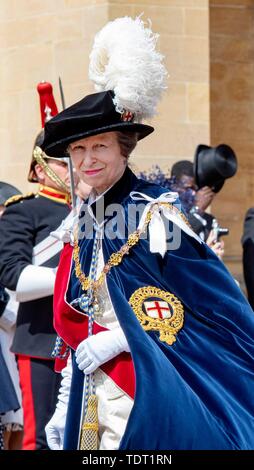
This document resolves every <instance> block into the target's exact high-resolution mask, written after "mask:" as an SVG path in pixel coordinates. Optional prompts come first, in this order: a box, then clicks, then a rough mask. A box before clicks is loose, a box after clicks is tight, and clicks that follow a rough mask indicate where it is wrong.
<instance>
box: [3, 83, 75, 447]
mask: <svg viewBox="0 0 254 470" xmlns="http://www.w3.org/2000/svg"><path fill="white" fill-rule="evenodd" d="M51 91H52V87H51ZM44 98H45V97H44ZM46 98H47V101H46V102H45V99H44V100H41V104H42V101H43V108H42V109H43V110H44V111H45V113H44V115H45V116H49V114H50V111H52V110H53V111H54V108H53V106H52V100H53V95H52V96H51V97H49V96H48V95H46ZM53 114H56V112H53ZM43 124H44V123H43ZM42 140H43V131H42V132H41V133H40V134H39V136H38V138H37V139H36V145H37V146H38V145H40V143H41V141H42ZM37 150H38V149H37ZM66 160H67V159H66V158H60V160H59V162H58V161H57V160H56V159H52V158H47V155H45V154H40V152H39V153H38V151H37V153H35V152H34V154H33V158H32V162H31V166H30V170H29V175H28V180H29V181H30V182H37V183H39V191H38V192H37V193H35V194H34V193H30V194H28V195H25V196H14V198H11V199H10V200H9V201H7V203H6V206H7V207H6V210H5V212H4V214H3V216H2V219H1V224H0V282H1V283H2V285H3V286H4V287H6V288H8V289H11V290H13V291H16V300H18V301H19V302H20V305H19V309H18V317H17V328H16V333H15V336H14V341H13V344H12V348H11V350H12V351H13V352H14V353H15V354H16V355H17V358H18V365H19V372H20V384H21V390H22V405H23V410H24V440H23V450H35V449H46V448H47V444H46V437H45V430H44V428H45V425H46V423H47V422H48V420H49V418H50V417H51V415H52V414H53V411H54V408H55V403H56V398H57V393H58V389H59V383H60V380H59V375H58V374H56V373H55V372H54V361H53V359H52V357H51V353H52V350H53V348H54V344H55V339H56V334H55V330H54V327H53V321H52V311H53V310H52V304H53V289H54V282H55V273H56V269H57V266H58V262H59V255H60V251H61V249H62V243H61V242H59V241H57V240H55V239H54V238H52V237H51V236H50V233H51V231H53V230H55V229H57V228H58V227H59V225H60V224H61V222H62V220H63V219H65V218H66V217H67V216H68V214H69V213H70V209H71V205H70V203H71V201H70V194H69V173H68V164H67V161H66Z"/></svg>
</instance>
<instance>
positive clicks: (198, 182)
mask: <svg viewBox="0 0 254 470" xmlns="http://www.w3.org/2000/svg"><path fill="white" fill-rule="evenodd" d="M210 148H211V147H209V146H208V145H204V144H200V145H198V147H197V148H196V152H195V155H194V169H193V170H194V179H195V183H196V185H197V187H198V188H202V187H204V186H206V184H203V182H202V179H200V175H199V174H198V163H199V157H200V155H201V152H202V150H208V149H210ZM224 183H225V180H224V179H222V180H221V181H218V182H217V183H216V184H215V185H214V186H213V187H212V190H213V192H214V193H218V192H219V191H220V190H221V188H222V186H223V185H224Z"/></svg>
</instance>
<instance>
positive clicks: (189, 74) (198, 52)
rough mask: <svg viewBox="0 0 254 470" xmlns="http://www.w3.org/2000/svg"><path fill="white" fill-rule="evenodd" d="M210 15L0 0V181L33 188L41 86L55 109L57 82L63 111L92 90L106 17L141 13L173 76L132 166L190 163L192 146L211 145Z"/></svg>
mask: <svg viewBox="0 0 254 470" xmlns="http://www.w3.org/2000/svg"><path fill="white" fill-rule="evenodd" d="M208 10H209V8H208V0H147V1H144V0H143V1H142V0H136V1H135V0H128V1H123V0H117V1H103V0H53V1H52V0H43V1H41V0H18V1H16V0H1V8H0V70H1V74H0V93H1V100H0V115H1V119H0V163H1V166H0V179H1V180H4V181H9V182H10V183H12V184H15V185H17V186H18V187H19V188H20V189H22V190H23V191H27V190H28V189H31V188H32V186H31V185H30V186H29V185H28V183H27V182H26V175H27V169H28V166H29V162H30V158H31V151H32V146H33V141H34V138H35V136H36V133H37V132H38V131H39V129H40V112H39V99H38V94H37V91H36V85H37V84H38V82H39V81H41V80H43V79H44V80H46V81H50V82H51V83H52V84H53V87H54V93H55V98H56V101H57V104H58V107H59V110H60V109H61V103H60V96H59V90H58V77H59V76H61V79H62V82H63V86H64V92H65V98H66V104H67V105H69V104H71V103H73V102H74V101H77V100H78V99H80V98H82V97H83V96H84V95H85V94H87V93H89V92H91V91H92V86H91V84H89V83H88V77H87V70H88V57H89V51H90V49H91V45H92V41H93V37H94V34H95V33H96V32H97V31H98V30H99V29H100V28H101V27H102V26H103V25H104V24H105V23H106V22H107V21H108V20H109V19H114V18H116V17H118V16H123V15H131V16H135V15H139V14H141V13H142V12H143V17H144V18H150V19H151V20H152V25H153V29H154V30H155V31H157V32H158V33H160V42H159V45H160V49H161V52H162V53H163V54H164V55H165V58H166V64H167V68H168V71H169V75H170V76H169V87H168V90H167V92H166V93H165V95H164V97H163V100H162V102H161V104H160V107H159V114H158V116H157V117H156V119H154V121H153V124H154V126H155V128H156V132H154V134H152V135H151V136H150V137H148V138H147V139H145V140H144V141H143V142H140V145H139V146H138V148H137V150H136V153H135V155H134V157H133V162H135V167H136V168H137V169H145V168H149V167H151V166H152V164H154V163H158V164H160V165H161V166H162V167H163V168H164V169H168V168H169V167H170V166H171V165H172V163H173V162H175V161H176V160H179V159H182V158H189V159H192V157H193V154H194V150H195V147H196V145H198V144H199V143H201V142H202V143H209V140H210V134H209V27H208ZM33 189H34V188H33Z"/></svg>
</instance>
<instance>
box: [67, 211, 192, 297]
mask: <svg viewBox="0 0 254 470" xmlns="http://www.w3.org/2000/svg"><path fill="white" fill-rule="evenodd" d="M160 204H163V205H167V206H168V207H169V208H170V209H171V210H172V212H174V213H175V214H177V215H178V216H180V217H181V219H182V220H183V221H184V222H185V223H186V224H187V225H188V226H189V227H190V224H189V222H188V221H187V219H186V217H185V216H184V215H183V214H182V213H181V212H180V211H179V210H178V209H177V208H176V207H174V206H173V205H172V204H170V203H168V202H167V203H160ZM157 207H158V205H157V204H154V206H153V207H152V208H151V209H150V210H149V211H148V212H147V215H146V218H145V222H144V225H143V227H142V229H137V230H135V232H133V233H131V234H130V235H129V237H128V240H127V242H126V243H125V244H124V245H123V246H122V247H121V248H120V250H119V251H117V252H116V253H112V255H111V256H110V258H109V260H108V262H107V263H106V264H105V265H104V268H103V270H102V271H101V273H100V275H99V277H98V279H97V280H96V281H92V280H91V279H90V278H89V277H88V276H86V275H85V274H84V273H83V271H82V268H81V264H80V259H79V254H80V248H79V244H78V224H77V225H76V227H75V230H74V243H73V259H74V264H75V274H76V277H77V279H78V280H79V282H80V284H81V287H82V289H83V291H88V289H91V290H93V291H96V290H97V289H98V288H99V287H100V286H101V285H102V283H103V281H104V279H105V276H106V275H107V274H108V273H109V271H110V270H111V268H113V267H116V266H118V265H119V264H120V263H121V262H122V259H123V257H124V256H125V255H128V254H129V251H130V248H132V247H134V246H135V245H137V243H138V242H139V239H140V236H141V234H142V233H144V232H145V230H146V228H147V226H148V224H149V222H150V221H151V218H152V214H153V212H154V210H155V208H157Z"/></svg>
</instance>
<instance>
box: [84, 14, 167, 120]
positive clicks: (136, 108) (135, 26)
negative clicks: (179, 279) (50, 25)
mask: <svg viewBox="0 0 254 470" xmlns="http://www.w3.org/2000/svg"><path fill="white" fill-rule="evenodd" d="M158 37H159V35H158V34H154V33H153V32H152V30H151V28H150V23H149V25H148V27H146V26H145V23H144V22H143V21H142V20H141V19H140V17H137V18H136V19H135V20H133V19H132V18H130V17H128V16H125V17H123V18H117V19H116V20H114V21H110V22H109V23H107V24H106V26H104V28H102V29H101V31H99V32H98V33H97V34H96V36H95V40H94V45H93V49H92V51H91V54H90V65H89V78H90V79H91V80H92V81H93V82H94V84H95V89H96V91H106V90H113V91H114V93H115V99H114V104H115V106H116V110H117V111H118V112H119V113H123V112H124V111H130V112H131V113H133V114H134V116H135V118H134V120H135V121H136V122H140V121H142V120H143V119H147V118H151V117H152V116H154V114H156V107H157V104H158V102H159V100H160V97H161V94H162V91H163V90H164V89H165V88H166V77H167V75H168V74H167V71H166V68H165V66H164V64H163V63H162V62H163V56H162V55H161V54H160V53H159V52H158V51H156V43H157V39H158Z"/></svg>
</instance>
